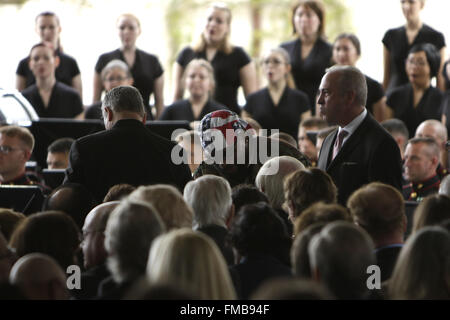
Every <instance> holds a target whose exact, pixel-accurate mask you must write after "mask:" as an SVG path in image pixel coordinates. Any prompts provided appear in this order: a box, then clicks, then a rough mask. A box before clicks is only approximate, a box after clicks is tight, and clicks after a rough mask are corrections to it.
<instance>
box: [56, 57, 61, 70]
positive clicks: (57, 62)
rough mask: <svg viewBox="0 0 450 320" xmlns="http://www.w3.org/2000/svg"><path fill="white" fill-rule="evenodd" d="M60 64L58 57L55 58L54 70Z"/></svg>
mask: <svg viewBox="0 0 450 320" xmlns="http://www.w3.org/2000/svg"><path fill="white" fill-rule="evenodd" d="M60 63H61V59H59V56H55V69H56V68H58V66H59V64H60Z"/></svg>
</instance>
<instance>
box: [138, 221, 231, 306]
mask: <svg viewBox="0 0 450 320" xmlns="http://www.w3.org/2000/svg"><path fill="white" fill-rule="evenodd" d="M147 279H148V280H149V282H150V283H151V284H159V283H160V284H169V285H175V286H177V287H179V288H181V289H182V290H184V291H186V292H187V293H188V294H189V295H192V296H194V297H198V298H199V299H201V300H232V299H235V298H236V293H235V290H234V287H233V282H232V281H231V277H230V273H229V271H228V269H227V264H226V262H225V260H224V258H223V256H222V254H221V253H220V250H219V249H218V247H217V246H216V244H215V243H214V241H213V240H211V239H210V238H209V237H207V236H205V235H204V234H202V233H201V232H195V231H192V230H190V229H187V228H183V229H179V230H172V231H170V232H168V233H166V234H163V235H161V236H159V237H158V238H156V239H155V241H154V242H153V244H152V247H151V249H150V253H149V257H148V263H147Z"/></svg>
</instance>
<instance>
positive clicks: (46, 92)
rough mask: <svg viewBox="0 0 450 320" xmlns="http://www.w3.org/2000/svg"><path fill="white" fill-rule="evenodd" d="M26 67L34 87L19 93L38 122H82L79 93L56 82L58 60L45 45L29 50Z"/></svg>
mask: <svg viewBox="0 0 450 320" xmlns="http://www.w3.org/2000/svg"><path fill="white" fill-rule="evenodd" d="M29 61H30V62H29V67H30V70H31V71H32V72H33V75H34V77H35V78H36V83H35V84H33V85H31V86H30V87H28V88H26V89H25V90H23V91H22V94H23V96H24V97H25V98H26V99H27V100H28V101H29V102H30V104H31V105H32V106H33V108H34V109H35V110H36V113H37V114H38V116H39V117H41V118H82V116H83V104H82V102H81V98H80V95H79V94H78V92H77V91H76V90H75V89H73V88H72V87H69V86H68V85H65V84H64V83H62V82H59V81H57V80H56V78H55V70H56V68H57V67H58V64H59V57H58V56H57V55H56V52H55V50H53V48H52V47H50V46H49V45H48V44H46V43H38V44H36V45H34V46H33V47H32V48H31V51H30V57H29Z"/></svg>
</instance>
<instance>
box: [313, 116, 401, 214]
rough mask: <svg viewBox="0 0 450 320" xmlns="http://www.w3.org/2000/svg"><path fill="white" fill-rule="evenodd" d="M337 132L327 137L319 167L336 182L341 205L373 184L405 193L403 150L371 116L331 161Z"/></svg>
mask: <svg viewBox="0 0 450 320" xmlns="http://www.w3.org/2000/svg"><path fill="white" fill-rule="evenodd" d="M337 132H338V129H336V130H335V131H333V132H332V133H330V134H329V135H328V136H327V137H326V138H325V140H324V142H323V144H322V148H321V150H320V155H319V160H318V164H317V167H318V168H319V169H322V170H324V171H326V172H327V173H328V174H329V175H330V176H331V178H332V179H333V181H334V183H335V184H336V187H337V188H338V202H339V203H340V204H342V205H344V206H345V204H346V202H347V199H348V198H349V197H350V195H351V194H352V193H353V191H355V190H357V189H358V188H360V187H362V186H363V185H365V184H368V183H370V182H374V181H379V182H383V183H386V184H390V185H392V186H394V187H395V188H397V189H398V190H399V191H401V190H402V164H401V157H400V150H399V148H398V146H397V143H396V142H395V140H394V139H393V138H392V136H391V135H390V134H389V133H388V132H387V131H386V130H384V129H383V128H382V127H381V126H380V125H379V124H378V122H377V121H376V120H375V119H374V118H373V117H372V116H371V115H370V114H369V113H367V116H366V117H365V118H364V120H363V122H362V123H361V125H360V126H359V127H358V128H357V129H356V131H355V132H354V133H353V134H352V135H351V136H350V138H348V140H347V141H346V142H345V143H344V145H343V146H342V148H341V150H340V151H339V153H338V154H337V155H336V157H335V158H334V160H332V161H331V157H332V154H333V145H334V142H335V140H336V136H337Z"/></svg>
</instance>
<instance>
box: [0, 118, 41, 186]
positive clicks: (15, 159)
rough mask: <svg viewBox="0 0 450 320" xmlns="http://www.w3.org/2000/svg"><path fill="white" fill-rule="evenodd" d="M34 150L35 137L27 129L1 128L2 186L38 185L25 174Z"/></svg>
mask: <svg viewBox="0 0 450 320" xmlns="http://www.w3.org/2000/svg"><path fill="white" fill-rule="evenodd" d="M33 148H34V137H33V135H32V134H31V132H30V131H29V130H28V129H27V128H23V127H18V126H3V127H0V184H6V185H38V186H40V187H41V188H42V190H43V191H44V190H45V191H47V189H46V188H45V187H44V186H43V185H40V184H37V183H36V182H35V181H32V180H30V178H28V177H27V175H26V172H25V164H26V163H27V161H28V160H30V157H31V153H32V152H33Z"/></svg>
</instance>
